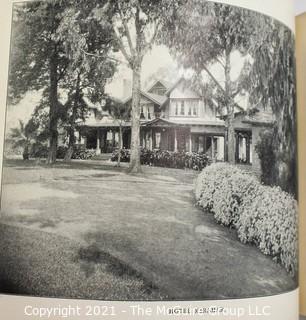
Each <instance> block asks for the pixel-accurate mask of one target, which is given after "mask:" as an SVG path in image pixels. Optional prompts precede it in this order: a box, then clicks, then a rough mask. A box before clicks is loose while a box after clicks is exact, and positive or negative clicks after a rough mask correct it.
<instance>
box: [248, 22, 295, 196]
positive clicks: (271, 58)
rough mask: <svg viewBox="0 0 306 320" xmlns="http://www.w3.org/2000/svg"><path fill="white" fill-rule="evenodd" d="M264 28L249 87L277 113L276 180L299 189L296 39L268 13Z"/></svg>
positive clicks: (292, 189)
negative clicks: (297, 176) (297, 177)
mask: <svg viewBox="0 0 306 320" xmlns="http://www.w3.org/2000/svg"><path fill="white" fill-rule="evenodd" d="M257 27H258V29H261V32H260V33H259V35H260V36H259V37H258V40H257V41H258V44H257V46H256V47H255V48H254V50H253V54H252V56H253V59H254V62H253V64H252V67H251V72H250V75H249V80H248V82H246V89H247V90H248V91H249V92H250V93H251V94H250V101H251V103H253V104H255V103H256V104H261V105H262V106H266V107H270V108H271V109H272V111H273V114H274V115H275V120H276V121H275V126H274V133H273V152H274V153H275V158H276V161H275V162H276V165H275V168H274V170H276V174H275V175H274V179H273V181H272V182H273V184H276V185H279V186H281V187H282V189H284V190H286V191H288V192H290V193H292V194H295V195H296V193H297V179H296V175H297V165H296V161H297V160H296V159H297V142H296V139H297V120H296V115H297V113H296V83H295V53H294V48H295V43H294V35H293V33H292V32H291V30H290V29H289V28H287V27H286V26H285V25H283V24H281V23H280V22H278V21H275V20H273V19H271V18H269V17H266V18H265V21H264V23H261V24H260V25H258V26H257Z"/></svg>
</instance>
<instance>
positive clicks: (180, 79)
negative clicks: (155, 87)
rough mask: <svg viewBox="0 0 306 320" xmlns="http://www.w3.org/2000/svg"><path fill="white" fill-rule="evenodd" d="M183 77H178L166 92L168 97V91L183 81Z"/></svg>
mask: <svg viewBox="0 0 306 320" xmlns="http://www.w3.org/2000/svg"><path fill="white" fill-rule="evenodd" d="M183 80H185V78H184V77H180V78H179V79H178V80H177V81H176V82H175V83H174V84H173V85H172V86H171V87H170V88H169V89H168V90H167V92H166V96H167V97H169V95H170V93H171V92H172V91H173V90H174V89H175V88H176V87H177V86H178V85H179V84H180V83H181V82H182V81H183Z"/></svg>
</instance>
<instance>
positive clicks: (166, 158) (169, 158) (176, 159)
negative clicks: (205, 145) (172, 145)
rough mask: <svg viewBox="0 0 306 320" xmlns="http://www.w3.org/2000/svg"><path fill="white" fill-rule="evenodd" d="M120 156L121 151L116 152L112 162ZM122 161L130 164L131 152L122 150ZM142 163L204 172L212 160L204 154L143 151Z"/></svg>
mask: <svg viewBox="0 0 306 320" xmlns="http://www.w3.org/2000/svg"><path fill="white" fill-rule="evenodd" d="M118 155H119V151H118V150H115V151H114V152H113V154H112V157H111V160H112V161H117V160H118ZM120 159H121V161H122V162H129V161H130V150H128V149H122V150H121V157H120ZM140 162H141V164H143V165H149V166H156V167H166V168H177V169H185V168H189V169H193V170H202V169H203V168H205V167H206V166H207V165H209V164H210V163H211V160H210V158H209V157H208V156H207V155H206V154H204V153H195V152H171V151H163V150H148V149H141V155H140Z"/></svg>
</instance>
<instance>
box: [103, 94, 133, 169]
mask: <svg viewBox="0 0 306 320" xmlns="http://www.w3.org/2000/svg"><path fill="white" fill-rule="evenodd" d="M104 109H105V110H106V111H108V112H109V114H110V115H111V116H112V118H113V119H114V122H115V123H116V124H117V125H118V127H119V148H118V160H117V166H118V167H120V161H121V151H122V149H123V132H124V130H125V124H126V122H127V121H129V120H130V118H131V108H128V107H127V106H126V105H125V104H123V103H122V102H121V101H119V100H116V99H114V98H110V97H108V98H107V99H106V100H105V106H104Z"/></svg>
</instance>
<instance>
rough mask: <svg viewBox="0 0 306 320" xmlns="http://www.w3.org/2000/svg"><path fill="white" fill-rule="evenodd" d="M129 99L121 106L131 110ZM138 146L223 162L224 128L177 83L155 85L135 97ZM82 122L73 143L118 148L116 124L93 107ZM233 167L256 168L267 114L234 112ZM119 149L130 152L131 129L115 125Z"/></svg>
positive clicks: (104, 149)
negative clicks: (202, 155) (120, 142)
mask: <svg viewBox="0 0 306 320" xmlns="http://www.w3.org/2000/svg"><path fill="white" fill-rule="evenodd" d="M131 100H132V98H131V97H128V98H126V99H125V100H124V101H122V103H124V104H126V105H127V106H128V105H129V104H131ZM140 104H141V115H140V119H141V131H140V135H141V137H140V138H141V139H140V140H141V146H142V147H143V148H147V149H150V150H153V149H162V150H169V151H178V152H180V151H186V152H203V153H206V154H207V155H209V156H210V157H211V158H212V159H213V161H224V136H225V122H224V120H223V119H224V117H221V116H220V114H219V113H218V111H217V108H216V107H211V106H208V105H206V104H205V102H204V99H203V97H201V96H200V95H198V94H197V93H196V92H195V91H193V90H192V89H191V88H190V85H189V84H188V81H187V80H185V79H184V78H181V79H179V80H178V81H177V82H176V83H175V84H173V85H170V84H168V83H165V82H164V81H162V80H158V81H155V82H154V83H153V84H152V85H151V86H150V87H149V88H148V89H147V90H145V91H141V103H140ZM89 110H90V111H89V113H88V117H87V119H86V121H85V122H84V123H82V124H80V135H79V143H82V144H84V145H85V147H86V148H87V149H95V150H96V153H97V154H100V153H109V152H112V151H113V150H114V148H116V147H118V132H119V123H118V121H116V119H113V118H112V117H111V116H110V115H109V114H108V113H107V112H105V111H103V109H102V108H101V107H99V106H93V105H91V106H90V108H89ZM234 123H235V133H236V150H235V154H236V162H237V163H242V164H253V165H255V166H256V167H259V160H258V157H257V155H256V152H255V148H254V146H255V144H256V142H257V140H258V138H259V133H260V131H262V130H263V129H264V128H267V127H271V125H272V123H273V117H272V113H269V112H267V111H264V110H255V111H254V112H253V113H252V114H249V113H246V112H245V110H243V109H237V110H236V114H235V121H234ZM121 125H122V126H123V128H124V130H123V147H124V148H127V149H129V148H130V142H131V141H130V140H131V123H130V122H129V121H126V122H124V123H123V124H121Z"/></svg>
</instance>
